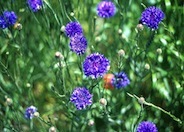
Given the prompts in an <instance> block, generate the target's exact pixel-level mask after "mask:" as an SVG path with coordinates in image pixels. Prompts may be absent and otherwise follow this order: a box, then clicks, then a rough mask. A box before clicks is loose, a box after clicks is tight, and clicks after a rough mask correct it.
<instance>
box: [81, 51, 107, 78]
mask: <svg viewBox="0 0 184 132" xmlns="http://www.w3.org/2000/svg"><path fill="white" fill-rule="evenodd" d="M109 64H110V62H109V60H108V59H107V58H106V57H104V56H103V55H102V54H99V53H93V54H90V55H88V56H87V57H86V59H85V60H84V62H83V71H84V74H85V75H86V76H87V77H91V78H93V79H96V78H98V77H102V76H103V75H104V74H105V73H106V72H107V71H108V70H109V67H110V65H109Z"/></svg>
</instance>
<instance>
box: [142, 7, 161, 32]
mask: <svg viewBox="0 0 184 132" xmlns="http://www.w3.org/2000/svg"><path fill="white" fill-rule="evenodd" d="M163 19H164V13H163V11H162V10H161V9H159V8H156V7H155V6H151V7H148V8H146V9H145V10H144V11H143V12H142V15H141V19H140V20H139V23H141V24H144V25H147V26H148V27H149V28H151V29H153V30H155V29H158V25H159V23H160V22H161V21H162V20H163Z"/></svg>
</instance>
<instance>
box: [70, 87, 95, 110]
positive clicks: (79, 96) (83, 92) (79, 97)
mask: <svg viewBox="0 0 184 132" xmlns="http://www.w3.org/2000/svg"><path fill="white" fill-rule="evenodd" d="M70 101H71V102H72V103H74V104H75V106H76V108H77V109H78V110H82V109H85V108H86V106H88V105H91V104H92V95H91V94H90V92H89V91H88V89H86V88H85V87H77V88H75V90H74V91H73V93H72V95H71V97H70Z"/></svg>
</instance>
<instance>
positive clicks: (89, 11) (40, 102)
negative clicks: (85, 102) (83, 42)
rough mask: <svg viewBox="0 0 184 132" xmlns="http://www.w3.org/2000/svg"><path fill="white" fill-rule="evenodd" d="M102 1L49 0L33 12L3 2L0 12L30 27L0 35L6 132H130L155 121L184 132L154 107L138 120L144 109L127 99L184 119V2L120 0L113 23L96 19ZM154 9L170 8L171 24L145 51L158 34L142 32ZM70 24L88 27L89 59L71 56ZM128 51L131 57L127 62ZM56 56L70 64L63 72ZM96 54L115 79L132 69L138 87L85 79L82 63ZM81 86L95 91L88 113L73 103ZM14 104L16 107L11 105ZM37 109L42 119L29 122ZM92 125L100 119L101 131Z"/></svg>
mask: <svg viewBox="0 0 184 132" xmlns="http://www.w3.org/2000/svg"><path fill="white" fill-rule="evenodd" d="M99 2H100V0H53V1H52V0H47V1H46V0H45V1H44V6H43V8H42V10H41V11H39V12H37V13H33V12H31V11H30V10H29V9H28V7H27V4H26V1H25V0H24V1H23V0H7V1H0V13H2V12H3V11H4V10H13V11H15V13H16V14H17V16H18V23H20V24H22V29H21V30H20V31H19V30H17V29H16V26H15V27H11V28H10V29H5V30H2V29H1V30H0V70H1V72H0V131H6V132H9V131H48V130H49V128H50V127H51V126H55V127H56V128H57V130H58V131H64V132H65V131H66V132H67V131H109V132H113V131H128V132H129V131H133V130H134V128H136V126H137V124H138V123H139V122H140V121H143V120H149V121H152V122H154V123H155V124H156V126H157V128H158V130H159V131H160V132H176V131H181V132H182V131H184V125H183V124H179V122H177V121H175V120H173V118H171V117H170V116H169V115H167V114H165V113H163V112H161V111H160V110H158V109H155V108H153V107H149V106H143V111H142V114H141V117H140V118H138V116H139V115H140V114H139V113H140V111H141V105H140V104H139V102H138V101H137V100H136V99H134V98H131V97H130V96H128V95H127V93H131V94H135V95H137V96H139V97H141V96H142V97H144V98H145V100H146V101H147V102H151V103H153V104H154V105H156V106H159V107H161V108H163V109H165V110H166V111H168V112H170V113H171V114H172V115H175V116H176V117H177V118H179V119H180V120H181V121H183V120H184V112H183V108H184V91H183V86H184V73H183V71H184V54H183V50H184V44H183V42H184V39H183V35H184V30H183V27H184V22H183V21H184V1H182V0H181V1H179V0H173V1H172V0H150V1H142V0H137V1H132V0H128V1H127V0H114V1H113V2H114V3H115V5H116V7H117V12H116V15H115V16H114V17H112V18H110V19H101V18H99V17H98V16H97V15H96V5H97V4H98V3H99ZM153 5H154V6H157V7H159V8H160V9H162V10H163V12H164V13H165V19H164V20H163V22H162V23H161V24H160V25H159V29H158V30H157V32H156V34H155V37H154V39H153V42H152V43H151V45H150V47H149V48H148V49H147V50H148V51H147V52H146V53H145V52H144V50H145V48H146V47H145V45H146V43H147V42H148V39H149V36H150V29H148V28H147V27H144V30H143V31H141V32H137V30H136V26H137V24H138V22H139V18H140V16H141V13H142V11H143V10H144V8H145V7H149V6H153ZM72 13H74V15H73V14H72ZM70 21H78V22H80V24H81V25H82V27H83V30H84V35H85V36H86V38H87V40H88V49H87V52H86V54H85V55H83V56H81V57H79V56H77V55H76V54H75V53H73V52H71V51H70V50H69V47H68V43H69V39H68V38H67V37H66V35H65V34H64V33H63V31H62V30H61V27H62V26H65V25H66V24H67V23H68V22H70ZM120 49H123V50H124V51H125V56H123V57H121V58H120V57H119V56H118V51H119V50H120ZM158 49H159V50H161V51H162V53H158ZM56 51H60V52H61V53H62V54H63V56H64V58H65V59H64V60H63V61H62V65H63V67H58V62H59V61H60V60H58V59H56V58H55V52H56ZM93 52H99V53H102V54H104V55H105V56H106V57H107V58H108V59H109V60H110V61H111V68H110V71H109V73H115V72H118V71H119V70H122V71H125V73H126V74H127V75H128V77H129V78H130V80H131V83H130V85H129V86H128V87H126V88H125V89H121V90H116V89H114V90H104V88H103V79H98V80H91V79H88V78H86V77H84V75H83V73H82V72H81V70H80V69H81V62H83V60H84V58H85V57H86V55H88V54H90V53H93ZM118 63H121V64H122V66H121V67H118ZM145 64H149V66H150V68H148V69H146V68H145ZM77 86H86V87H88V88H90V87H93V86H94V88H93V91H91V92H92V93H93V105H92V106H91V107H89V108H88V109H86V110H83V111H77V110H76V109H75V107H74V106H73V104H72V103H70V102H69V97H70V94H71V92H72V90H73V89H74V88H75V87H77ZM60 95H65V97H61V96H60ZM102 97H104V98H106V99H107V102H108V104H107V107H106V108H104V107H102V106H100V104H99V99H100V98H102ZM7 98H11V99H12V101H13V102H12V104H10V105H9V104H7ZM30 105H34V106H36V107H37V108H38V112H39V113H40V118H34V119H33V120H31V121H30V120H27V119H25V117H24V111H25V109H26V108H27V107H28V106H30ZM90 120H94V122H95V124H94V125H93V126H90V125H88V122H89V121H90Z"/></svg>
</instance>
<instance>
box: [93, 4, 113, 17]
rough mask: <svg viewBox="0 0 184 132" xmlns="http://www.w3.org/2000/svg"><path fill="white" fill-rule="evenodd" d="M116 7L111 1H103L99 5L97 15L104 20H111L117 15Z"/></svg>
mask: <svg viewBox="0 0 184 132" xmlns="http://www.w3.org/2000/svg"><path fill="white" fill-rule="evenodd" d="M115 12H116V6H115V5H114V3H113V2H111V1H102V2H100V3H99V4H98V5H97V14H98V16H100V17H102V18H109V17H112V16H114V15H115Z"/></svg>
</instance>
